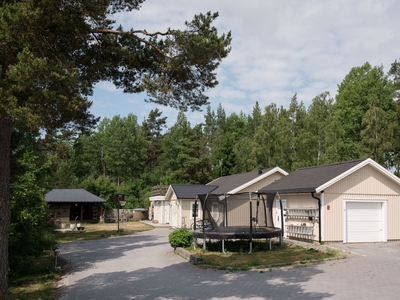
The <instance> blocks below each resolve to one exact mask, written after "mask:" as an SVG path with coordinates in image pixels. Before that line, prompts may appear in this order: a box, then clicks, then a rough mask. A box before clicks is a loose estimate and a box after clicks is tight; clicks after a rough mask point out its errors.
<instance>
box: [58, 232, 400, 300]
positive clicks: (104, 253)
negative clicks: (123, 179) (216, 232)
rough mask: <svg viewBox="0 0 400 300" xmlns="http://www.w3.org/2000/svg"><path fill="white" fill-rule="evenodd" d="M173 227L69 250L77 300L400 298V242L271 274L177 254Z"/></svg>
mask: <svg viewBox="0 0 400 300" xmlns="http://www.w3.org/2000/svg"><path fill="white" fill-rule="evenodd" d="M170 231H171V230H170V229H168V228H157V229H155V230H152V231H147V232H142V233H139V234H136V235H132V236H125V237H119V238H112V239H104V240H98V241H85V242H72V243H66V244H62V246H61V256H62V257H63V258H65V259H67V260H68V261H69V262H70V265H71V270H70V272H69V273H68V274H67V275H66V276H65V277H64V278H63V280H62V281H61V286H60V291H61V293H62V296H61V297H60V299H61V300H70V299H82V300H83V299H84V300H88V299H254V300H255V299H374V300H376V299H380V300H382V299H398V298H399V297H400V296H399V295H400V284H399V278H400V244H399V243H387V244H362V245H355V244H351V245H344V244H337V245H336V244H335V245H332V246H333V247H337V248H340V249H343V250H344V251H351V252H353V253H354V254H351V255H350V256H349V258H347V259H341V260H335V261H328V262H323V263H318V264H310V265H306V266H302V267H289V268H281V269H274V270H264V271H262V272H261V271H259V270H258V271H255V270H254V271H239V272H234V273H230V272H228V271H219V270H218V271H217V270H203V269H199V268H197V267H195V266H193V265H192V264H191V263H189V262H187V261H185V260H184V259H182V258H181V257H180V256H177V255H175V254H174V253H173V251H172V248H171V247H170V245H169V244H168V234H169V233H170Z"/></svg>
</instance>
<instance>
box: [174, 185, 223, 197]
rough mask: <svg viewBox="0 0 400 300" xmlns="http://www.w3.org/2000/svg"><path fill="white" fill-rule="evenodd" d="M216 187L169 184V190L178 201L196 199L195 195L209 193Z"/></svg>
mask: <svg viewBox="0 0 400 300" xmlns="http://www.w3.org/2000/svg"><path fill="white" fill-rule="evenodd" d="M217 187H218V186H216V185H200V184H171V188H172V190H173V191H174V193H175V195H176V197H177V198H178V199H196V198H197V195H203V194H208V193H211V192H212V191H213V190H215V189H216V188H217Z"/></svg>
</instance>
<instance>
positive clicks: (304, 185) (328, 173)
mask: <svg viewBox="0 0 400 300" xmlns="http://www.w3.org/2000/svg"><path fill="white" fill-rule="evenodd" d="M364 160H365V159H358V160H352V161H347V162H340V163H334V164H329V165H322V166H316V167H306V168H301V169H298V170H296V171H294V172H292V173H290V174H289V175H287V176H285V177H282V178H281V179H279V180H277V181H275V182H273V183H271V184H269V185H267V186H265V187H263V188H261V189H260V190H258V192H259V193H260V194H275V193H277V192H278V193H282V194H283V193H286V194H288V193H309V192H315V189H316V188H317V187H319V186H321V185H323V184H324V183H327V182H328V181H330V180H332V179H334V178H336V177H337V176H339V175H340V174H343V173H344V172H346V171H347V170H350V169H351V168H353V167H355V166H356V165H358V164H360V163H361V162H362V161H364Z"/></svg>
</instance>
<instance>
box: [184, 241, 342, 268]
mask: <svg viewBox="0 0 400 300" xmlns="http://www.w3.org/2000/svg"><path fill="white" fill-rule="evenodd" d="M186 249H187V250H189V251H190V252H191V253H193V254H197V255H199V256H200V257H201V258H202V259H203V265H206V266H213V267H215V268H217V269H228V268H230V269H238V270H248V269H250V268H260V269H263V268H270V267H280V266H288V265H292V264H295V263H301V264H305V263H308V262H311V261H322V260H325V259H331V258H335V257H339V256H340V255H341V252H340V251H338V250H334V249H330V248H327V249H326V251H319V250H317V249H314V248H305V247H301V246H296V245H293V244H286V243H284V244H283V247H281V246H280V243H273V244H272V250H269V244H267V243H266V242H265V241H253V247H252V251H251V253H249V251H250V245H249V241H247V240H246V241H245V240H240V241H226V242H225V252H226V253H223V252H222V244H221V242H208V243H207V251H203V248H202V245H199V246H198V247H196V249H193V247H188V248H186Z"/></svg>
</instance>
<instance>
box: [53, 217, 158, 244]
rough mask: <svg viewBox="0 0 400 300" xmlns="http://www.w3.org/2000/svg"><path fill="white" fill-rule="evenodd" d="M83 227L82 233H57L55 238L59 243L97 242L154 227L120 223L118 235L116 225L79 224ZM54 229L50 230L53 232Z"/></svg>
mask: <svg viewBox="0 0 400 300" xmlns="http://www.w3.org/2000/svg"><path fill="white" fill-rule="evenodd" d="M81 225H82V226H83V227H85V231H84V232H78V231H74V232H67V233H57V234H56V238H57V241H58V242H59V243H64V242H71V241H87V240H99V239H104V238H110V237H117V236H123V235H130V234H135V233H137V232H141V231H147V230H152V229H154V227H152V226H149V225H147V224H144V223H141V222H139V221H130V222H120V223H119V233H118V223H96V224H90V223H81ZM53 229H54V228H51V230H52V231H53Z"/></svg>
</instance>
